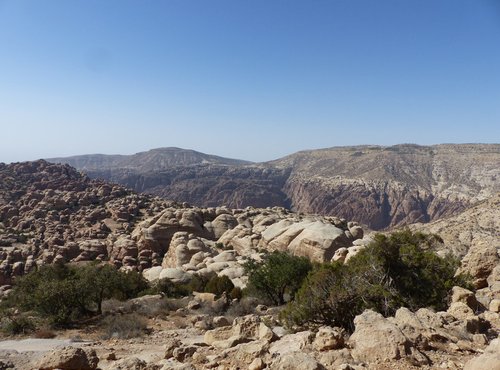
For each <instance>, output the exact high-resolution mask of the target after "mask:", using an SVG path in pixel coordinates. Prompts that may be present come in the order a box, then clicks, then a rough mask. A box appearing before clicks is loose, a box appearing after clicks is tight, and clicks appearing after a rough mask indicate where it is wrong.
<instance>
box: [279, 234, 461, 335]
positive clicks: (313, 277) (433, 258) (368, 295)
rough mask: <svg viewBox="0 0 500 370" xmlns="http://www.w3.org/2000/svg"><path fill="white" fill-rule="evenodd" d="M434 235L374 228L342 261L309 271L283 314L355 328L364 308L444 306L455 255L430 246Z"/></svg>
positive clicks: (388, 310)
mask: <svg viewBox="0 0 500 370" xmlns="http://www.w3.org/2000/svg"><path fill="white" fill-rule="evenodd" d="M436 240H437V239H436V238H435V237H433V236H429V235H425V234H422V233H412V232H410V231H408V230H405V231H401V232H395V233H393V234H391V235H390V236H385V235H382V234H378V235H376V236H375V238H374V241H373V243H371V244H370V245H369V246H368V247H367V248H366V249H364V250H363V251H361V252H360V253H358V254H357V255H356V256H354V257H353V258H352V259H350V260H349V262H348V263H347V264H345V265H342V264H338V263H335V264H325V265H323V266H321V267H319V268H317V269H315V270H314V271H313V272H312V273H310V274H309V276H308V277H307V279H306V280H305V281H304V284H303V285H302V287H301V288H300V290H299V291H298V293H297V295H296V297H295V298H296V299H295V301H294V302H290V303H289V304H288V306H287V307H286V309H285V310H284V311H283V312H282V315H281V318H282V319H283V320H284V322H285V323H286V324H287V325H288V326H292V325H299V326H301V325H306V324H308V325H310V324H318V325H320V324H321V325H323V324H326V325H332V326H333V325H337V326H342V327H344V328H346V329H347V330H351V331H352V330H353V329H354V327H353V319H354V317H355V316H356V315H358V314H360V313H361V312H363V311H364V310H365V309H367V308H371V309H374V310H376V311H378V312H380V313H382V314H383V315H385V316H388V315H392V314H394V313H395V311H396V310H397V309H398V308H399V307H402V306H405V307H408V308H409V309H411V310H416V309H418V308H421V307H431V308H434V309H436V310H439V309H444V308H446V303H447V296H448V294H449V291H450V289H451V288H452V287H453V286H454V285H462V286H464V285H465V286H469V284H468V283H467V279H466V278H464V277H463V276H455V271H456V268H457V267H458V261H457V260H456V259H454V258H453V257H451V256H446V257H444V258H440V257H439V256H437V255H436V254H435V253H433V252H432V250H431V249H432V245H433V243H434V242H435V241H436Z"/></svg>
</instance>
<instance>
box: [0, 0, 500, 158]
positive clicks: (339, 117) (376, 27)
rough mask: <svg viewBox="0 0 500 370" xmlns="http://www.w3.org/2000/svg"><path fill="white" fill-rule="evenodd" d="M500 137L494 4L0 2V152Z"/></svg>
mask: <svg viewBox="0 0 500 370" xmlns="http://www.w3.org/2000/svg"><path fill="white" fill-rule="evenodd" d="M450 142H454V143H463V142H483V143H491V142H496V143H498V142H500V0H377V1H375V0H323V1H322V0H303V1H295V0H225V1H222V0H198V1H194V0H193V1H191V0H163V1H160V0H156V1H153V0H140V1H139V0H137V1H127V0H58V1H56V0H44V1H40V0H31V1H24V0H0V162H11V161H21V160H33V159H37V158H42V157H44V158H46V157H54V156H67V155H75V154H89V153H106V154H117V153H120V154H132V153H136V152H139V151H143V150H147V149H151V148H157V147H166V146H177V147H182V148H190V149H195V150H199V151H202V152H206V153H211V154H217V155H222V156H227V157H234V158H242V159H248V160H254V161H261V160H271V159H275V158H278V157H281V156H283V155H286V154H290V153H292V152H295V151H298V150H302V149H314V148H321V147H331V146H338V145H354V144H381V145H391V144H397V143H417V144H435V143H450Z"/></svg>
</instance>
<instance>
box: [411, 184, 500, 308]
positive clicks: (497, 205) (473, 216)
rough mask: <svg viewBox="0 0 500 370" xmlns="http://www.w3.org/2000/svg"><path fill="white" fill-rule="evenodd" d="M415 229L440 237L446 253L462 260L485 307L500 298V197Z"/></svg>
mask: <svg viewBox="0 0 500 370" xmlns="http://www.w3.org/2000/svg"><path fill="white" fill-rule="evenodd" d="M412 228H414V229H418V230H421V231H423V232H427V233H434V234H438V235H439V236H440V237H441V238H442V239H443V241H444V250H443V251H442V253H447V252H452V253H454V254H455V255H457V256H459V257H461V259H462V266H461V268H460V271H461V272H465V273H468V274H470V275H471V276H472V277H473V278H474V285H475V287H476V288H477V289H478V291H477V292H476V296H477V297H478V299H479V300H480V301H481V302H482V303H483V304H484V305H485V306H488V304H489V302H490V301H491V299H493V298H498V297H500V193H497V194H496V195H494V196H493V197H491V198H489V199H488V200H486V201H483V202H481V203H480V204H477V205H476V206H474V207H471V208H469V209H467V210H466V211H464V212H462V213H460V214H459V215H457V216H453V217H448V218H444V219H442V220H438V221H435V222H432V223H429V224H416V225H412Z"/></svg>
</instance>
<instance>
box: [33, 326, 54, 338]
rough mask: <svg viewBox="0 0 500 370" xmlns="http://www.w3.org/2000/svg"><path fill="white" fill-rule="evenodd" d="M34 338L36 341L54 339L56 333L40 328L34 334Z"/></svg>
mask: <svg viewBox="0 0 500 370" xmlns="http://www.w3.org/2000/svg"><path fill="white" fill-rule="evenodd" d="M34 336H35V338H38V339H52V338H55V337H56V333H55V332H54V331H53V330H50V329H48V328H40V329H38V330H37V331H36V332H35V334H34Z"/></svg>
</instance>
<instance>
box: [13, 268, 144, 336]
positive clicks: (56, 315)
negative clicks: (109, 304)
mask: <svg viewBox="0 0 500 370" xmlns="http://www.w3.org/2000/svg"><path fill="white" fill-rule="evenodd" d="M146 286H147V283H146V281H145V280H144V279H143V278H142V276H140V275H139V274H138V273H136V272H129V273H124V272H121V271H118V270H116V269H115V268H114V267H112V266H110V265H98V264H95V263H92V264H88V265H86V266H83V267H76V266H68V265H46V266H42V267H41V268H40V269H38V270H36V271H34V272H31V273H30V274H28V275H26V276H24V277H22V278H20V279H18V280H17V281H16V283H15V285H14V288H13V292H12V294H10V295H9V297H8V299H7V302H6V304H7V305H9V306H11V307H16V308H18V309H20V310H21V311H35V312H37V313H38V314H40V315H41V316H43V317H46V318H47V319H48V320H49V322H50V323H51V324H53V325H55V326H67V325H68V324H70V323H72V322H74V321H76V320H79V319H80V318H82V317H85V316H91V315H95V314H100V313H101V311H102V307H101V306H102V301H103V300H104V299H106V298H111V297H114V298H118V299H127V298H131V297H134V296H136V295H137V294H138V293H139V291H141V290H143V289H144V288H145V287H146Z"/></svg>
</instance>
